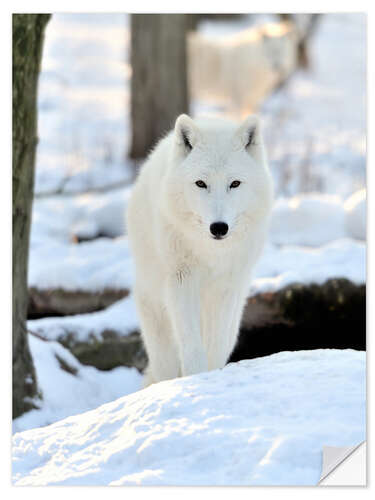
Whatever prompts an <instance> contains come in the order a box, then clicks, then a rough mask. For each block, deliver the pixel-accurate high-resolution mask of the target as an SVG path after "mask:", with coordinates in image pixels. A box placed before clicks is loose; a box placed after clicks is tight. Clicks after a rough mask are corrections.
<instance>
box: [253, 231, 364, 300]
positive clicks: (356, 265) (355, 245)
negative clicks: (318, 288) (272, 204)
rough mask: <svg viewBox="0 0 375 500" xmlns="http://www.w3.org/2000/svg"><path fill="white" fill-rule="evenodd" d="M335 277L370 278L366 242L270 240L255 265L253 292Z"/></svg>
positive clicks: (273, 290) (357, 281)
mask: <svg viewBox="0 0 375 500" xmlns="http://www.w3.org/2000/svg"><path fill="white" fill-rule="evenodd" d="M331 278H346V279H348V280H350V281H352V282H353V283H356V284H362V283H365V282H366V245H365V243H362V242H359V241H356V240H352V239H349V238H345V239H341V240H335V241H332V242H330V243H328V244H327V245H323V246H321V247H318V248H309V247H302V246H283V247H275V246H274V245H272V244H269V245H268V246H266V249H265V251H264V253H263V255H262V257H261V258H260V260H259V262H258V264H257V265H256V267H255V269H254V273H253V280H252V283H251V286H250V291H249V295H250V296H251V295H256V294H257V293H263V292H275V291H277V290H281V289H282V288H284V287H285V286H287V285H289V284H291V283H305V284H310V283H316V284H322V283H324V282H325V281H326V280H328V279H331Z"/></svg>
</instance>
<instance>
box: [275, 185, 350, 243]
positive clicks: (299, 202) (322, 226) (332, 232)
mask: <svg viewBox="0 0 375 500" xmlns="http://www.w3.org/2000/svg"><path fill="white" fill-rule="evenodd" d="M269 235H270V239H271V241H272V243H275V244H276V245H306V246H314V247H318V246H320V245H324V244H326V243H329V242H330V241H333V240H335V239H340V238H344V237H345V236H346V231H345V212H344V206H343V203H342V201H341V198H340V197H339V196H337V195H327V194H321V193H306V194H298V195H296V196H293V197H291V198H279V199H278V200H277V201H276V203H275V205H274V209H273V213H272V220H271V226H270V231H269Z"/></svg>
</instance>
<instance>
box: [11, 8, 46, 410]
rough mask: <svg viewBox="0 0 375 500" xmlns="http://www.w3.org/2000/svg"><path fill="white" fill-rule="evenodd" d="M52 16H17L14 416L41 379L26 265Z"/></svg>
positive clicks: (27, 402) (29, 403) (29, 400)
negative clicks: (30, 333) (32, 341)
mask: <svg viewBox="0 0 375 500" xmlns="http://www.w3.org/2000/svg"><path fill="white" fill-rule="evenodd" d="M49 17H50V15H49V14H13V418H15V417H18V416H19V415H21V414H22V413H24V412H25V411H27V410H29V409H30V408H32V407H33V406H34V405H33V402H32V398H35V396H36V395H37V384H36V375H35V370H34V366H33V361H32V358H31V355H30V350H29V345H28V339H27V334H26V311H27V261H28V249H29V234H30V221H31V205H32V198H33V184H34V159H35V149H36V144H37V109H36V104H37V99H36V97H37V83H38V74H39V67H40V60H41V55H42V47H43V34H44V28H45V25H46V24H47V22H48V19H49Z"/></svg>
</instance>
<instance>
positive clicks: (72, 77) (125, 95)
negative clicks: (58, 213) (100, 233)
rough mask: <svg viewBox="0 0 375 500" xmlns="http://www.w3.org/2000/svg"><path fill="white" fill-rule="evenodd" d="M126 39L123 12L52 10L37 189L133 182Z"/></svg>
mask: <svg viewBox="0 0 375 500" xmlns="http://www.w3.org/2000/svg"><path fill="white" fill-rule="evenodd" d="M129 38H130V34H129V27H128V16H127V15H125V14H118V13H117V14H100V15H97V14H77V13H71V14H67V13H65V14H54V15H53V17H52V19H51V21H50V22H49V23H48V25H47V29H46V35H45V45H44V51H43V59H42V68H41V75H40V80H39V102H38V111H39V120H38V127H39V136H40V142H39V145H38V151H37V159H36V164H37V168H36V179H35V192H36V193H46V192H51V191H54V190H64V191H69V192H79V191H84V190H87V189H93V188H97V187H100V186H103V185H112V184H114V183H116V182H124V181H129V180H130V178H131V175H132V168H131V162H130V161H129V160H126V151H127V148H128V139H129V136H130V132H129V123H128V122H129V77H130V74H131V68H130V65H129V62H128V53H129V50H128V47H129ZM67 68H69V70H68V71H67Z"/></svg>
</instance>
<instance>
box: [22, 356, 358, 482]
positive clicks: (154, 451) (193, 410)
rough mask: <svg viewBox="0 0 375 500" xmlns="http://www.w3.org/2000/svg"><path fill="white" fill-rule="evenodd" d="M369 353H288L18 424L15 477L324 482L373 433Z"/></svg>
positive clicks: (37, 479) (34, 479) (38, 479)
mask: <svg viewBox="0 0 375 500" xmlns="http://www.w3.org/2000/svg"><path fill="white" fill-rule="evenodd" d="M365 419H366V414H365V353H363V352H359V351H352V350H345V351H338V350H316V351H299V352H283V353H279V354H274V355H272V356H269V357H265V358H258V359H254V360H246V361H241V362H239V363H236V364H230V365H228V366H226V367H225V368H224V369H223V370H216V371H212V372H207V373H202V374H199V375H194V376H191V377H186V378H183V379H175V380H170V381H166V382H162V383H159V384H155V385H152V386H151V387H149V388H147V389H145V390H142V391H139V392H136V393H134V394H131V395H129V396H125V397H122V398H120V399H117V400H116V401H113V402H111V403H108V404H105V405H103V406H100V407H99V408H97V409H95V410H92V411H89V412H87V413H83V414H81V415H77V416H72V417H69V418H67V419H65V420H62V421H60V422H57V423H55V424H52V425H50V426H48V427H42V428H37V429H32V430H29V431H25V432H21V433H17V434H15V436H14V438H13V454H14V465H13V481H14V484H16V485H137V484H140V485H163V484H164V485H314V484H316V483H317V482H318V480H319V476H320V472H321V466H322V447H323V445H329V446H352V445H355V444H357V443H359V442H360V441H362V440H364V439H365Z"/></svg>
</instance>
